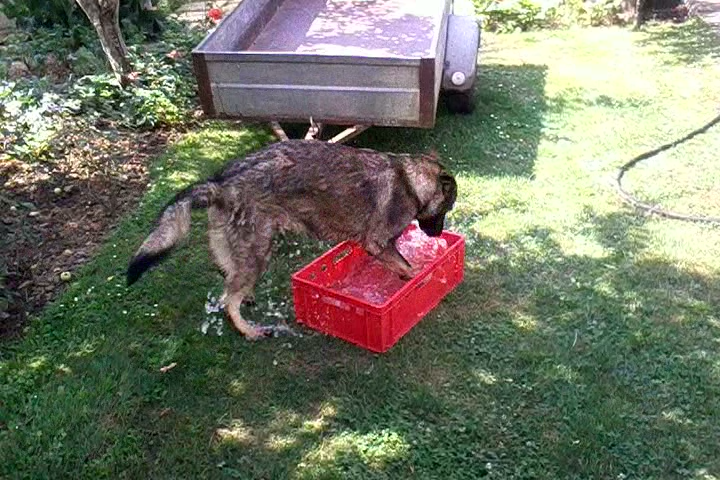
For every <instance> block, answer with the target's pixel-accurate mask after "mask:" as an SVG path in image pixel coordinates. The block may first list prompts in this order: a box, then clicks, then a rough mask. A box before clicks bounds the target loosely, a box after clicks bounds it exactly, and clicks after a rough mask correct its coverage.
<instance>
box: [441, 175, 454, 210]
mask: <svg viewBox="0 0 720 480" xmlns="http://www.w3.org/2000/svg"><path fill="white" fill-rule="evenodd" d="M439 180H440V188H442V192H443V196H444V197H445V199H446V202H447V204H448V206H450V207H452V205H453V204H454V203H455V200H456V198H457V182H456V181H455V177H453V176H452V175H450V174H449V173H447V172H445V171H442V172H441V173H440V178H439Z"/></svg>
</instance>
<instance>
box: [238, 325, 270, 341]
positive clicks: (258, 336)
mask: <svg viewBox="0 0 720 480" xmlns="http://www.w3.org/2000/svg"><path fill="white" fill-rule="evenodd" d="M272 336H273V329H272V327H271V326H269V325H268V326H262V327H254V328H253V329H252V332H249V333H247V334H246V335H245V339H246V340H248V341H250V342H255V341H257V340H262V339H263V338H268V337H272Z"/></svg>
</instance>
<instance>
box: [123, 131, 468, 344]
mask: <svg viewBox="0 0 720 480" xmlns="http://www.w3.org/2000/svg"><path fill="white" fill-rule="evenodd" d="M456 195H457V184H456V182H455V179H454V177H453V176H452V175H451V174H450V173H448V172H447V170H446V169H445V168H444V167H443V166H442V164H441V163H440V162H439V161H438V159H437V156H436V155H435V154H419V155H410V154H393V153H382V152H377V151H374V150H370V149H365V148H354V147H350V146H347V145H341V144H333V143H326V142H322V141H319V140H289V141H285V142H277V143H273V144H271V145H269V146H267V147H265V148H263V149H260V150H258V151H256V152H254V153H252V154H250V155H248V156H247V157H246V158H245V160H235V161H232V162H231V163H229V164H228V165H227V166H226V167H225V169H224V170H223V171H221V172H220V173H219V174H217V175H216V176H215V177H213V178H210V179H208V180H207V181H205V182H203V183H199V184H195V185H192V186H190V187H188V188H186V189H185V190H183V191H182V192H180V193H178V194H177V195H176V196H175V198H174V199H173V200H172V201H171V202H170V203H169V204H168V205H167V206H166V207H165V208H164V209H163V210H162V212H161V213H160V215H159V217H158V220H157V225H156V226H155V229H154V230H153V231H152V233H150V235H149V236H148V237H147V238H146V239H145V241H144V242H143V244H142V245H141V246H140V248H139V249H138V250H137V252H136V253H135V255H134V257H133V258H132V259H131V261H130V264H129V267H128V270H127V283H128V285H132V284H133V283H134V282H136V281H137V280H138V279H139V278H140V276H141V275H142V274H143V273H144V272H145V271H146V270H148V269H149V268H150V267H152V266H153V265H155V264H157V263H159V262H160V261H161V260H162V259H163V258H165V257H166V256H167V255H168V254H169V253H170V251H171V250H172V249H173V247H174V246H175V245H176V244H177V243H178V241H180V240H181V239H182V238H183V237H184V236H186V235H187V233H188V231H189V230H190V219H191V217H190V213H191V209H194V208H205V209H207V210H208V217H209V232H208V236H209V244H210V251H211V253H212V257H213V260H214V262H215V264H216V265H217V267H218V268H219V269H220V270H221V271H222V273H223V274H224V277H225V288H224V293H223V301H224V303H225V309H226V313H227V315H228V316H229V317H230V320H231V321H232V323H233V325H234V326H235V328H236V329H237V330H239V331H240V333H242V334H243V335H245V337H246V338H248V339H255V338H258V337H260V336H263V335H265V334H264V333H262V331H261V330H260V329H256V328H253V327H252V326H250V324H248V323H247V322H246V321H245V320H244V319H243V318H242V316H241V315H240V306H241V305H242V304H244V303H245V304H247V303H250V304H252V302H253V299H254V289H255V284H256V282H257V280H258V279H259V278H260V276H261V275H262V274H263V273H264V272H265V270H266V268H267V265H268V262H269V260H270V253H271V246H272V245H271V244H272V238H273V235H274V234H275V233H276V232H280V233H284V232H303V233H305V234H308V235H309V236H310V237H314V238H315V239H318V240H325V241H329V242H335V243H338V242H341V241H343V240H352V241H355V242H357V243H358V244H360V245H362V247H363V248H364V249H365V250H366V251H367V252H368V253H369V254H370V255H372V256H374V257H375V258H377V259H378V260H380V261H381V262H382V263H383V264H384V265H385V266H386V267H387V268H388V269H389V270H390V271H392V272H395V273H397V274H398V275H400V276H401V278H403V279H405V280H407V279H409V278H411V277H412V273H411V272H412V267H411V265H410V264H409V263H408V262H407V260H406V259H405V258H403V256H402V255H401V254H400V252H398V250H397V248H396V247H395V240H397V238H398V237H399V236H400V235H401V234H402V232H403V231H404V230H405V228H406V227H407V226H408V225H409V224H410V223H411V222H412V221H413V220H417V221H418V224H419V226H420V228H421V229H422V230H423V231H424V232H425V233H426V234H427V235H429V236H438V235H440V234H441V233H442V230H443V227H444V222H445V215H446V213H447V212H448V211H450V210H451V209H452V208H453V205H454V203H455V199H456Z"/></svg>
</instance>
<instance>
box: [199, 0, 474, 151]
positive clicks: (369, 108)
mask: <svg viewBox="0 0 720 480" xmlns="http://www.w3.org/2000/svg"><path fill="white" fill-rule="evenodd" d="M460 1H461V0H454V1H453V0H243V1H242V2H241V3H240V4H239V5H238V6H237V7H236V8H235V9H234V10H233V11H232V12H231V13H230V14H228V15H227V16H226V17H225V18H223V19H222V20H221V22H220V23H219V24H218V25H217V26H216V28H215V29H214V30H213V31H212V32H211V33H209V34H208V35H207V37H206V38H205V39H204V40H203V41H202V42H201V43H200V44H199V45H198V46H197V47H196V48H195V49H194V50H193V66H194V71H195V75H196V77H197V80H198V85H199V95H200V100H201V104H202V108H203V111H204V112H205V114H206V115H208V116H210V117H215V118H229V119H244V120H252V121H269V122H271V124H272V125H273V128H274V129H275V131H276V133H277V134H278V136H280V137H281V138H283V139H284V138H287V136H286V135H285V133H284V132H283V130H282V128H281V127H280V124H279V122H293V123H297V122H300V123H307V122H308V120H310V125H311V126H310V129H309V130H308V134H307V135H306V138H317V137H318V136H319V135H320V132H321V129H322V126H323V124H332V125H342V126H348V127H349V128H347V129H346V130H345V131H344V132H342V133H340V134H339V135H337V136H336V137H333V138H332V139H331V140H330V141H344V140H347V139H349V138H351V137H353V136H355V135H357V134H358V133H360V132H362V131H363V130H364V129H366V128H368V127H370V126H403V127H418V128H432V127H433V126H434V125H435V116H436V111H437V106H438V101H439V98H440V93H441V91H442V92H443V93H444V94H445V96H446V97H447V100H448V102H447V105H448V108H449V109H450V110H451V111H452V112H457V113H468V112H470V111H472V109H473V100H472V99H473V94H472V93H473V89H474V86H475V79H476V68H477V57H478V50H479V48H480V30H479V27H478V24H477V22H476V20H475V19H474V18H473V17H472V16H466V15H459V14H455V12H454V10H457V8H458V6H457V5H456V4H457V3H460Z"/></svg>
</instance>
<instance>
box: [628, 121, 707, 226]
mask: <svg viewBox="0 0 720 480" xmlns="http://www.w3.org/2000/svg"><path fill="white" fill-rule="evenodd" d="M718 123H720V115H718V116H716V117H715V118H713V119H712V120H710V121H709V122H708V123H706V124H705V125H703V126H702V127H700V128H698V129H696V130H693V131H692V132H690V133H688V134H687V135H685V136H684V137H682V138H680V139H677V140H675V141H673V142H670V143H666V144H665V145H661V146H659V147H657V148H654V149H652V150H650V151H647V152H645V153H642V154H640V155H638V156H637V157H635V158H633V159H632V160H630V161H629V162H627V163H625V164H624V165H623V166H622V167H620V168H619V169H618V171H617V175H616V176H615V186H616V188H617V191H618V193H619V194H620V197H621V198H622V199H623V200H624V201H625V202H627V203H629V204H630V205H632V206H634V207H635V208H638V209H640V210H644V211H646V212H648V213H650V214H652V213H655V214H657V215H660V216H662V217H666V218H672V219H675V220H684V221H688V222H704V223H717V224H720V217H706V216H701V215H688V214H684V213H677V212H673V211H671V210H664V209H662V208H659V207H658V206H657V205H650V204H648V203H644V202H642V201H641V200H638V198H637V197H635V196H634V195H632V194H630V193H628V192H627V191H625V190H624V189H623V187H622V178H623V175H625V172H627V171H628V170H630V169H631V168H632V167H634V166H635V165H637V164H638V163H640V162H642V161H643V160H647V159H649V158H652V157H654V156H655V155H657V154H659V153H661V152H664V151H665V150H669V149H671V148H675V147H677V146H678V145H680V144H682V143H684V142H687V141H688V140H690V139H691V138H693V137H695V136H697V135H700V134H701V133H705V132H707V131H708V130H709V129H710V128H711V127H713V126H714V125H717V124H718Z"/></svg>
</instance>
